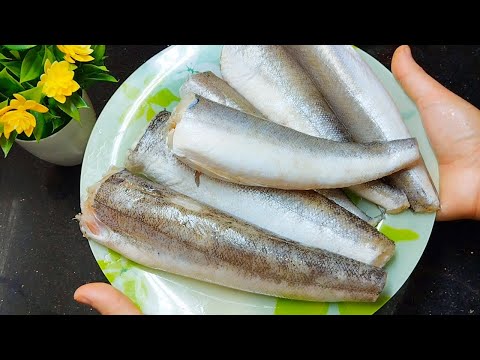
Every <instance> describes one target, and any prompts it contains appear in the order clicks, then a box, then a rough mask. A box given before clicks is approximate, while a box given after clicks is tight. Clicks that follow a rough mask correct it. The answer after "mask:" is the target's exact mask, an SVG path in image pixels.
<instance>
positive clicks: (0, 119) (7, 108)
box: [0, 105, 13, 121]
mask: <svg viewBox="0 0 480 360" xmlns="http://www.w3.org/2000/svg"><path fill="white" fill-rule="evenodd" d="M12 109H13V107H12V106H10V105H8V106H5V107H4V108H1V109H0V121H2V118H1V116H2V115H3V114H5V113H6V112H7V111H10V110H12Z"/></svg>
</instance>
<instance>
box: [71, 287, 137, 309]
mask: <svg viewBox="0 0 480 360" xmlns="http://www.w3.org/2000/svg"><path fill="white" fill-rule="evenodd" d="M73 298H74V299H75V300H76V301H78V302H79V303H82V304H85V305H89V306H91V307H93V308H94V309H95V310H97V311H98V312H99V313H100V314H102V315H141V314H142V313H141V312H140V310H139V309H138V308H137V307H136V306H135V304H134V303H133V302H132V301H130V299H129V298H128V297H127V296H125V295H124V294H122V293H121V292H120V291H118V290H117V289H115V288H114V287H113V286H111V285H109V284H105V283H91V284H86V285H82V286H80V287H79V288H78V289H77V291H75V294H74V295H73Z"/></svg>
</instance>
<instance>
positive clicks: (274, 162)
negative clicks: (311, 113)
mask: <svg viewBox="0 0 480 360" xmlns="http://www.w3.org/2000/svg"><path fill="white" fill-rule="evenodd" d="M190 95H191V96H188V97H184V98H183V99H182V100H181V101H180V103H179V104H178V105H177V107H176V108H175V111H174V112H173V113H172V116H171V117H170V120H169V124H170V130H169V131H170V133H169V139H168V145H169V148H170V149H171V150H172V152H173V153H174V154H175V155H176V156H177V157H178V158H179V159H180V160H181V161H182V162H184V163H186V164H187V165H189V166H190V167H192V168H193V169H195V170H197V171H200V172H202V173H204V174H206V175H209V176H213V177H216V178H219V179H221V180H225V181H230V182H234V183H237V184H242V185H249V186H264V187H270V188H277V189H284V190H314V189H331V188H343V187H347V186H351V185H357V184H363V183H365V182H367V181H371V180H375V179H379V178H381V177H384V176H386V175H390V174H392V173H394V172H396V171H398V170H401V169H404V168H405V167H408V166H409V165H411V164H412V163H414V162H415V161H417V160H418V159H419V156H420V155H419V151H418V145H417V142H416V140H415V139H403V140H396V141H392V142H386V143H369V144H358V143H345V142H337V141H332V140H326V139H321V138H318V137H314V136H310V135H307V134H304V133H301V132H299V131H295V130H293V129H290V128H288V127H285V126H281V125H279V124H276V123H274V122H270V121H265V120H263V119H261V118H258V117H255V116H253V115H250V114H246V113H243V112H241V111H238V110H235V109H232V108H229V107H226V106H223V105H221V104H218V103H215V102H212V101H210V100H207V99H205V98H203V97H201V96H199V95H195V94H190ZM192 139H195V141H192Z"/></svg>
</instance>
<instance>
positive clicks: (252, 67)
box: [220, 45, 410, 213]
mask: <svg viewBox="0 0 480 360" xmlns="http://www.w3.org/2000/svg"><path fill="white" fill-rule="evenodd" d="M220 62H221V64H220V65H221V71H222V76H223V77H224V79H225V80H226V81H227V82H228V83H229V84H230V85H231V86H232V87H233V88H235V89H236V90H237V91H238V92H239V93H240V94H242V95H243V96H244V97H245V98H246V99H247V100H248V101H250V103H251V104H252V105H253V106H255V107H256V108H258V109H259V110H260V111H261V112H262V113H263V114H265V116H266V118H267V119H268V120H270V121H273V122H276V123H278V124H280V125H284V126H287V127H290V128H292V129H294V130H297V131H300V132H303V133H305V134H308V135H312V136H316V137H320V138H324V139H329V140H335V141H344V142H352V139H351V136H350V134H349V133H348V131H347V129H346V128H345V127H344V125H343V124H342V123H341V122H340V121H339V120H338V119H337V116H336V115H335V114H334V112H333V111H332V110H331V108H330V107H329V105H328V103H327V102H326V100H325V98H324V97H323V95H322V94H321V92H320V91H319V90H318V88H317V87H316V85H315V83H314V82H313V81H312V80H311V79H310V77H309V76H308V74H307V73H306V72H305V71H304V69H303V68H302V67H301V66H300V65H299V64H298V63H297V61H296V60H295V59H294V58H293V57H291V56H290V55H289V54H288V52H287V51H286V49H285V48H284V47H282V46H280V45H225V46H224V47H223V50H222V55H221V61H220ZM350 190H352V191H353V192H355V193H356V194H358V195H359V196H361V197H363V198H365V199H367V200H369V201H372V202H373V203H375V204H377V205H380V206H382V207H383V208H385V210H386V212H387V213H398V212H401V211H403V210H405V209H407V208H408V207H409V206H410V204H409V203H408V199H407V197H406V196H405V194H403V192H399V191H398V190H396V189H394V188H392V186H389V185H388V184H385V183H383V182H379V181H373V182H372V184H365V185H364V186H363V187H362V188H360V187H357V188H356V189H350ZM363 190H368V191H363ZM377 191H380V192H379V193H378V194H376V192H377ZM385 194H390V196H389V197H388V198H387V199H386V198H385Z"/></svg>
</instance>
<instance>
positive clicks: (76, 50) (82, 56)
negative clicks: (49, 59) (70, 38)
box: [57, 45, 93, 64]
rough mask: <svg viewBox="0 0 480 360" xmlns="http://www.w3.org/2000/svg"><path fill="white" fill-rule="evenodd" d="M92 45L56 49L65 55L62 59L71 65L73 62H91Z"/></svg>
mask: <svg viewBox="0 0 480 360" xmlns="http://www.w3.org/2000/svg"><path fill="white" fill-rule="evenodd" d="M90 46H92V45H57V47H58V49H59V50H60V51H61V52H63V53H64V54H65V56H64V59H65V60H67V61H68V62H69V63H71V64H73V63H74V62H75V60H77V61H82V62H87V61H92V60H93V57H92V56H90V55H89V54H91V53H92V52H93V49H91V48H90Z"/></svg>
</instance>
